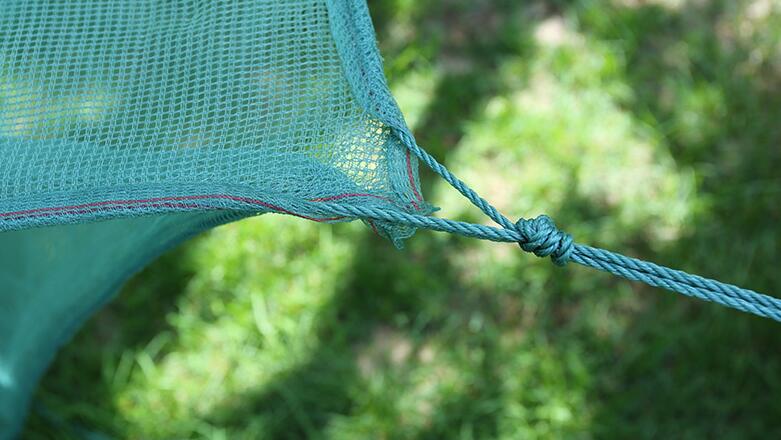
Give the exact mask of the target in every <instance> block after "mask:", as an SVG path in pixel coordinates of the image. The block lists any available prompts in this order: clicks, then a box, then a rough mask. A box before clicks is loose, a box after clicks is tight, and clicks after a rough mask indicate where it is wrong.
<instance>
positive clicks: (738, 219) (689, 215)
mask: <svg viewBox="0 0 781 440" xmlns="http://www.w3.org/2000/svg"><path fill="white" fill-rule="evenodd" d="M774 8H775V9H774ZM370 9H371V10H372V12H373V14H374V18H375V22H376V25H377V28H378V33H379V40H380V43H381V48H382V52H383V54H384V56H385V58H386V63H387V65H386V69H387V74H388V76H389V78H390V81H391V85H392V88H393V90H394V93H395V95H396V96H397V97H398V98H399V101H400V105H401V107H402V110H403V111H404V112H405V114H407V115H408V116H409V122H410V125H411V126H412V127H413V128H414V129H415V131H416V134H417V137H418V141H419V143H420V144H421V145H424V146H425V147H426V148H427V149H428V150H429V151H431V152H432V153H433V154H435V155H436V156H437V157H438V158H440V159H441V160H443V161H444V162H445V163H446V164H447V165H448V166H449V167H450V168H451V169H452V170H453V171H454V172H455V173H456V174H457V175H459V176H461V177H462V178H463V179H464V180H466V181H467V182H469V183H470V184H471V185H473V186H474V188H475V189H477V190H478V192H480V193H481V194H482V195H483V196H484V197H486V198H487V199H488V200H491V201H492V202H495V204H496V206H497V207H499V208H500V210H501V211H503V212H504V213H506V214H507V215H509V216H514V217H521V216H523V217H531V216H534V215H537V214H540V213H547V214H549V215H551V216H553V217H554V218H555V219H556V220H557V223H558V224H559V225H560V226H562V227H563V228H564V229H566V230H567V231H568V232H570V233H572V234H573V235H575V237H576V238H577V239H578V240H579V241H581V242H584V243H589V244H594V245H599V246H604V247H607V248H610V249H613V250H618V251H621V252H624V253H627V254H630V255H633V256H639V257H643V258H648V259H652V260H654V261H657V262H660V263H663V264H668V265H672V266H674V267H678V268H683V269H687V270H692V271H696V272H698V273H701V274H702V275H705V276H710V277H715V278H718V279H721V280H724V281H729V282H733V283H738V284H742V285H745V286H746V287H750V288H753V289H756V290H759V291H765V292H770V293H775V294H781V270H779V265H780V264H781V234H780V233H779V231H780V230H779V228H778V224H779V220H781V202H780V201H781V171H779V170H781V124H779V121H781V57H780V55H779V54H781V9H779V8H778V7H777V5H776V3H775V2H772V1H762V0H757V1H735V0H730V1H726V0H725V1H717V0H713V1H704V2H694V1H692V2H686V1H675V0H654V1H645V2H639V1H630V0H613V1H608V0H605V1H598V0H580V1H576V0H573V1H565V0H559V1H548V2H544V1H532V2H520V1H509V0H507V1H504V0H502V1H499V0H496V1H493V2H474V1H467V0H445V1H441V2H413V1H409V0H396V1H390V0H389V1H373V2H370ZM424 189H425V192H426V194H427V196H428V198H429V199H430V200H431V201H432V202H433V203H434V204H435V205H438V206H440V207H442V208H443V209H442V211H441V213H440V214H441V215H444V216H448V217H451V218H457V219H462V220H469V221H480V222H482V221H484V218H483V217H482V216H481V215H480V213H479V212H477V211H476V210H475V209H474V208H471V207H469V206H468V203H466V202H465V201H464V200H463V199H462V198H461V197H460V196H459V195H458V194H456V193H454V191H452V190H451V189H449V188H448V187H447V185H446V184H444V183H443V182H441V181H439V180H437V179H435V178H434V177H433V176H431V174H430V173H428V174H424ZM778 329H779V327H778V325H777V324H775V323H772V322H770V321H765V320H761V319H758V318H754V317H751V316H748V315H744V314H740V313H738V312H734V311H731V310H726V309H723V308H721V307H718V306H715V305H712V304H705V303H700V302H697V301H693V300H689V299H685V298H682V297H679V296H674V295H671V294H669V293H666V292H663V291H659V290H655V289H651V288H647V287H643V286H641V285H637V284H632V283H628V282H624V281H620V280H616V279H614V278H611V277H609V276H607V275H604V274H600V273H595V272H592V271H589V270H586V269H582V268H578V267H568V268H566V269H563V270H562V269H559V268H556V267H554V266H553V265H552V264H550V262H549V261H547V260H546V261H542V260H537V259H535V258H534V257H532V256H529V255H526V254H524V253H522V252H521V251H520V250H519V249H518V248H517V246H513V245H506V244H495V243H483V242H478V241H475V240H467V239H462V238H459V237H451V236H446V235H442V234H438V233H433V232H426V231H419V232H418V234H417V235H416V236H415V237H413V238H412V239H410V240H409V241H408V243H407V248H406V249H405V250H403V251H397V250H395V249H394V248H393V246H392V245H391V244H390V243H387V242H384V241H382V240H381V239H379V238H377V237H375V236H374V235H373V234H372V233H371V231H370V230H368V229H367V228H365V227H363V225H360V224H357V223H356V224H349V225H336V226H324V225H316V224H312V223H308V222H305V221H302V220H299V219H294V218H289V217H281V216H274V215H266V216H262V217H260V218H255V219H251V220H246V221H242V222H239V223H237V224H232V225H228V226H224V227H221V228H218V229H216V230H214V231H212V232H210V233H208V234H205V235H203V236H201V237H199V238H197V239H196V240H193V241H192V242H190V243H188V244H186V245H184V246H182V247H180V248H178V249H176V250H174V251H172V252H170V253H169V254H168V255H166V256H165V257H163V258H162V259H161V260H159V261H158V262H156V263H155V264H154V265H152V266H151V267H149V268H148V269H147V270H145V271H144V272H143V273H141V274H139V275H138V276H137V277H135V278H134V279H133V281H132V282H131V283H130V284H129V285H128V286H127V287H126V288H125V289H124V290H123V291H122V293H121V294H120V296H119V298H118V299H117V300H116V301H114V302H113V303H112V304H111V305H110V306H108V307H107V308H106V309H105V310H103V311H101V312H100V313H99V314H98V315H97V316H95V317H94V318H93V319H92V320H91V321H90V322H89V324H88V325H87V326H86V327H85V329H84V330H83V331H81V332H80V333H79V334H78V336H77V337H76V338H75V339H74V341H73V342H72V343H71V344H70V345H68V346H67V347H66V348H65V349H64V350H63V351H62V352H61V353H60V355H59V356H58V358H57V361H56V362H55V364H54V365H53V367H52V368H51V370H50V371H49V373H48V375H47V376H46V378H45V379H44V381H43V383H42V386H41V388H40V390H39V392H38V395H37V399H38V401H39V402H40V403H41V404H43V406H45V407H46V408H47V409H48V411H49V412H50V413H51V414H53V415H51V416H45V415H42V414H41V413H33V415H32V416H31V419H30V421H29V422H28V425H27V428H26V436H27V437H30V438H46V437H49V436H54V433H55V432H56V433H58V434H59V436H62V435H64V434H65V433H63V432H62V427H61V425H59V424H58V423H59V422H57V421H55V419H58V420H59V421H60V422H65V423H66V424H67V425H68V426H72V427H73V429H72V431H73V435H74V436H75V435H77V434H78V433H77V431H78V430H79V429H85V430H88V431H93V432H102V433H105V434H109V435H113V436H116V437H119V438H138V439H147V438H215V439H219V438H226V439H227V438H230V439H234V438H252V439H254V438H300V437H322V438H333V439H342V438H356V439H358V438H360V439H363V438H420V439H426V438H458V439H471V438H561V437H567V438H570V437H574V438H601V437H616V438H627V437H628V438H668V437H673V438H703V437H719V438H753V437H760V436H761V437H776V436H779V435H781V427H779V424H778V420H781V398H779V397H781V376H779V374H778V372H779V371H781V352H780V351H779V350H778V347H779V344H781V336H780V335H781V332H779V330H778Z"/></svg>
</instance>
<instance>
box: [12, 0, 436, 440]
mask: <svg viewBox="0 0 781 440" xmlns="http://www.w3.org/2000/svg"><path fill="white" fill-rule="evenodd" d="M399 132H407V128H406V126H405V124H404V121H403V119H402V117H401V114H400V113H399V110H398V108H397V106H396V104H395V102H394V100H393V98H392V97H391V95H390V93H389V92H388V89H387V86H386V84H385V80H384V76H383V73H382V66H381V62H380V58H379V56H378V54H377V50H376V47H375V40H374V32H373V29H372V26H371V22H370V19H369V15H368V12H367V9H366V6H365V4H364V3H363V1H362V0H361V1H353V0H342V1H325V0H289V1H282V0H265V1H257V0H252V1H250V0H234V1H211V0H201V1H165V0H133V1H118V0H80V1H54V0H52V1H46V0H36V1H29V0H19V1H7V2H5V3H4V5H3V7H2V8H0V232H2V233H0V433H5V434H8V433H10V432H13V431H14V430H16V429H17V427H18V425H19V423H20V421H21V420H22V419H23V414H24V413H25V412H26V408H27V406H28V400H29V396H30V394H31V391H33V389H34V387H35V384H36V382H37V380H38V378H39V377H40V375H41V374H42V372H43V371H44V370H45V368H46V366H47V364H48V363H49V362H50V360H51V358H52V357H53V354H54V353H55V352H56V349H57V347H58V346H59V345H61V344H62V343H63V342H65V341H67V340H68V339H69V337H70V336H71V335H72V333H73V332H74V331H75V330H76V329H77V328H78V327H79V325H80V324H81V323H82V322H83V321H84V320H85V319H86V318H87V317H88V316H89V315H90V314H91V312H92V311H93V310H95V309H96V308H98V307H99V306H100V305H101V304H103V303H104V302H105V301H107V300H108V299H109V298H110V297H111V294H112V293H113V292H115V291H116V289H117V288H118V286H119V285H121V283H122V282H123V281H124V280H126V279H127V278H128V277H129V276H130V275H131V274H132V273H134V272H135V271H136V270H138V269H139V268H140V267H142V266H143V265H144V264H146V263H147V262H148V261H149V260H151V259H152V258H154V257H155V256H156V255H158V254H160V253H161V252H162V251H164V250H166V249H167V248H169V247H170V246H172V245H174V244H176V243H178V242H180V241H181V240H183V239H185V238H187V237H188V236H191V235H193V234H195V233H197V232H199V231H202V230H204V229H207V228H209V227H212V226H215V225H218V224H221V223H225V222H228V221H231V220H235V219H238V218H241V217H245V216H249V215H255V214H259V213H264V212H281V213H288V214H294V215H298V216H301V217H305V218H309V219H313V220H318V221H328V222H330V221H340V220H343V218H341V217H340V216H334V215H323V214H322V213H321V212H320V211H318V210H317V208H316V205H317V204H318V203H339V204H342V205H351V204H359V205H361V206H364V207H367V206H368V207H380V208H383V209H385V210H396V211H400V212H407V213H427V212H429V210H430V209H429V208H428V206H427V205H426V203H425V202H424V201H423V199H422V197H421V195H420V190H419V188H418V176H417V169H418V166H417V159H416V158H415V157H414V156H411V155H410V152H409V150H408V149H407V148H405V147H404V146H403V145H401V143H400V141H399V136H398V133H399ZM98 220H102V221H101V222H96V221H98ZM367 222H370V223H371V226H372V227H373V228H374V229H375V230H376V231H377V232H378V233H379V234H381V235H383V236H386V237H388V238H390V239H392V240H394V241H396V242H397V243H398V242H399V241H400V240H401V239H403V238H405V237H408V236H409V235H411V234H412V232H413V230H414V229H413V228H412V227H409V226H403V225H394V224H392V223H390V222H383V221H371V220H367ZM0 437H3V434H0Z"/></svg>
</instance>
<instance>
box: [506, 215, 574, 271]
mask: <svg viewBox="0 0 781 440" xmlns="http://www.w3.org/2000/svg"><path fill="white" fill-rule="evenodd" d="M515 227H516V229H517V231H518V234H520V236H521V240H520V241H518V244H519V245H520V246H521V249H523V250H524V251H526V252H531V253H533V254H534V255H536V256H538V257H541V258H545V257H548V256H550V257H551V260H553V262H554V263H555V264H557V265H559V266H564V265H565V264H567V262H568V261H569V259H570V257H571V256H572V251H573V248H574V243H573V240H572V236H571V235H569V234H567V233H565V232H562V231H560V230H559V229H558V228H557V227H556V224H555V223H554V222H553V220H552V219H551V218H550V217H548V216H547V215H541V216H539V217H536V218H533V219H530V220H527V219H523V218H522V219H520V220H518V222H517V223H515Z"/></svg>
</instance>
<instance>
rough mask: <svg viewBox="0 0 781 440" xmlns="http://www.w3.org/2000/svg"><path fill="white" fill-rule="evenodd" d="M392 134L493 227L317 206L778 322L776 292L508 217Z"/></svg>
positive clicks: (545, 222)
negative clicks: (517, 251)
mask: <svg viewBox="0 0 781 440" xmlns="http://www.w3.org/2000/svg"><path fill="white" fill-rule="evenodd" d="M396 134H397V136H398V137H399V139H400V140H401V142H402V143H403V144H404V145H405V146H406V147H407V148H408V149H409V151H410V152H411V153H412V154H414V155H415V156H416V157H417V158H418V159H419V160H421V161H422V162H423V163H424V164H426V165H427V166H428V167H429V168H430V169H431V170H433V171H434V172H435V173H437V174H438V175H440V176H441V177H442V178H443V179H444V180H445V181H447V182H448V183H449V184H450V185H451V186H452V187H454V188H455V189H456V190H458V191H459V192H460V193H461V194H462V195H464V196H465V197H466V198H467V199H468V200H469V201H470V202H471V203H472V204H474V205H475V206H476V207H478V208H479V209H480V210H481V211H482V212H483V213H485V214H486V215H487V216H488V217H489V218H491V219H492V220H493V221H494V222H496V223H497V224H498V225H499V226H501V227H500V228H496V227H492V226H486V225H480V224H473V223H466V222H460V221H455V220H448V219H443V218H438V217H430V216H426V215H420V214H411V213H406V212H402V211H398V210H389V209H384V208H378V207H361V206H354V205H345V204H337V203H323V204H319V206H318V208H317V209H320V210H325V211H327V212H329V213H332V214H337V215H341V216H345V217H352V218H364V219H373V220H380V221H386V222H390V223H394V224H400V225H407V226H413V227H416V228H425V229H431V230H435V231H442V232H448V233H453V234H459V235H463V236H466V237H473V238H479V239H483V240H490V241H497V242H515V243H518V245H519V246H520V247H521V249H523V250H524V251H526V252H530V253H533V254H534V255H536V256H538V257H551V259H552V260H553V262H554V263H555V264H556V265H558V266H564V265H566V264H567V262H569V261H572V262H574V263H577V264H581V265H583V266H587V267H591V268H594V269H598V270H601V271H604V272H608V273H610V274H613V275H616V276H619V277H622V278H625V279H628V280H632V281H639V282H642V283H645V284H648V285H650V286H653V287H660V288H664V289H667V290H670V291H672V292H676V293H679V294H682V295H686V296H690V297H694V298H699V299H701V300H705V301H711V302H715V303H717V304H721V305H724V306H727V307H731V308H734V309H737V310H741V311H743V312H747V313H751V314H754V315H757V316H762V317H765V318H770V319H773V320H776V321H779V322H781V300H779V299H778V298H774V297H772V296H768V295H764V294H761V293H758V292H755V291H753V290H749V289H743V288H741V287H738V286H734V285H731V284H726V283H722V282H719V281H715V280H711V279H707V278H703V277H700V276H697V275H692V274H688V273H686V272H682V271H679V270H674V269H670V268H667V267H664V266H659V265H656V264H654V263H649V262H647V261H642V260H639V259H635V258H631V257H627V256H624V255H621V254H617V253H614V252H610V251H606V250H604V249H599V248H595V247H591V246H586V245H582V244H578V243H575V241H574V240H573V238H572V236H571V235H569V234H567V233H565V232H562V231H561V230H559V229H558V228H557V227H556V225H555V223H554V222H553V220H552V219H551V218H550V217H548V216H546V215H541V216H538V217H536V218H533V219H523V218H521V219H520V220H518V221H517V222H515V223H513V222H511V221H510V220H509V219H507V217H505V216H504V215H502V214H501V213H500V212H499V211H498V210H497V209H496V208H495V207H494V206H493V205H491V204H490V203H489V202H487V201H486V200H484V199H483V198H482V197H480V196H479V195H478V194H477V193H476V192H475V191H474V190H472V189H471V188H470V187H469V186H468V185H467V184H466V183H464V182H462V181H461V180H460V179H458V178H457V177H456V176H455V175H453V174H452V173H451V172H450V171H449V170H448V169H447V168H445V166H444V165H442V164H440V163H439V162H437V160H436V159H434V158H433V157H432V156H431V155H430V154H428V153H427V152H426V151H425V150H423V149H422V148H420V147H419V146H418V145H417V144H416V143H415V140H414V139H413V137H412V136H411V135H410V134H409V133H408V132H406V131H404V130H399V131H397V132H396Z"/></svg>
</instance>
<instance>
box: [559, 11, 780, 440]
mask: <svg viewBox="0 0 781 440" xmlns="http://www.w3.org/2000/svg"><path fill="white" fill-rule="evenodd" d="M735 8H736V5H735V4H733V3H731V2H723V1H713V2H689V3H685V6H682V7H681V8H680V9H679V10H669V9H666V8H663V7H661V6H658V5H656V6H654V5H635V6H632V7H629V6H625V7H615V8H614V9H612V10H611V11H610V12H609V13H606V14H603V16H605V17H609V19H608V20H607V21H604V22H599V21H598V20H595V19H594V17H595V16H594V15H591V16H589V9H588V7H581V8H579V9H578V8H575V9H574V10H573V11H571V12H574V13H575V14H576V15H579V21H580V23H581V26H582V29H581V31H582V32H585V33H586V34H587V35H591V36H596V37H598V38H601V39H604V40H608V41H616V42H618V43H616V44H618V45H619V46H621V47H622V49H623V50H624V51H625V53H626V56H627V60H626V79H627V80H628V81H629V83H630V85H631V86H632V88H633V90H634V95H635V99H634V100H633V101H631V102H628V103H626V107H627V108H628V109H629V110H630V111H632V112H633V113H634V115H635V117H636V118H637V119H639V120H641V121H643V122H645V123H647V124H649V125H650V126H651V127H653V128H654V129H655V130H657V131H658V132H660V133H662V135H663V137H664V138H665V140H666V141H667V143H668V144H669V146H670V150H671V153H672V154H673V156H674V158H675V160H676V162H677V164H678V165H679V166H680V167H683V168H691V169H694V170H695V172H696V173H697V176H698V178H699V191H700V192H701V193H702V194H704V195H705V197H706V198H707V199H708V202H709V203H707V206H706V208H705V209H701V210H699V211H697V212H696V213H695V215H694V216H693V219H692V222H691V223H690V224H689V225H687V234H686V235H685V236H684V237H682V238H681V239H680V240H678V241H676V242H675V243H674V244H672V245H670V246H669V247H668V248H667V249H666V250H665V251H664V252H663V253H662V254H661V255H659V254H657V255H654V256H651V255H647V254H646V253H645V252H643V251H642V250H640V256H642V257H647V258H652V259H653V260H656V261H658V262H661V263H664V264H668V265H670V266H672V267H679V268H684V269H687V270H691V271H695V272H698V273H700V274H702V275H705V276H710V277H714V278H717V279H720V280H723V281H730V282H733V283H736V284H741V285H744V286H746V287H750V288H754V289H757V290H759V291H762V292H766V293H770V294H775V295H777V294H778V293H779V292H781V273H780V272H779V271H778V270H777V267H778V263H779V261H780V260H781V258H780V257H781V254H779V252H780V251H779V249H781V246H779V245H781V240H780V239H779V235H778V224H779V219H781V204H779V195H780V194H781V193H779V192H778V191H779V188H781V186H780V185H781V173H780V172H779V170H781V149H780V148H779V147H778V146H779V145H780V144H781V126H779V124H778V121H779V120H781V72H779V70H778V66H777V65H776V66H773V65H772V63H771V62H770V61H765V62H762V63H760V65H758V66H755V68H754V69H752V70H753V71H751V72H747V71H746V68H747V66H750V65H751V64H752V61H751V60H752V57H753V55H752V53H753V52H754V49H753V48H752V47H750V46H748V45H746V43H745V42H741V41H740V40H739V39H737V37H736V35H735V34H732V33H730V32H729V30H728V26H729V20H731V19H735V18H734V17H732V15H731V14H734V13H735ZM592 9H593V8H592ZM591 12H593V10H592V11H591ZM735 26H737V24H735ZM641 249H642V248H641ZM749 274H751V275H749ZM644 290H649V292H648V293H649V294H650V295H653V296H654V297H653V298H652V299H651V303H652V304H651V305H650V306H649V307H647V308H646V309H645V310H644V311H643V312H642V313H636V314H634V315H633V322H632V325H631V326H629V327H628V328H627V330H626V332H625V334H624V335H623V336H622V338H621V340H618V341H615V342H614V343H613V344H612V345H611V346H607V347H602V348H598V349H600V350H602V353H601V354H599V355H598V356H597V359H600V358H601V359H602V361H603V362H604V363H603V364H601V365H599V364H597V365H595V368H594V371H593V373H594V375H595V377H598V380H597V382H596V384H595V386H594V389H593V390H592V394H593V400H594V402H596V404H597V408H598V410H597V411H596V414H595V419H594V422H593V425H594V430H595V434H596V435H597V436H599V437H604V436H615V437H635V438H636V437H642V438H650V437H668V436H671V437H682V436H683V437H691V438H699V437H711V436H719V437H722V438H723V437H729V438H751V437H759V436H767V435H770V436H773V435H779V434H781V431H779V429H780V428H779V427H778V424H777V420H779V417H781V404H779V403H778V398H777V396H778V394H779V393H781V381H779V380H778V379H776V376H777V375H776V374H775V373H774V372H777V371H778V369H779V368H780V367H781V352H779V351H778V350H777V347H778V346H779V344H781V333H779V332H778V325H777V323H774V322H772V321H769V320H763V319H760V318H755V317H752V316H748V315H745V314H741V313H738V312H735V311H731V310H726V309H723V308H721V307H718V306H714V305H711V304H704V303H700V302H698V301H695V300H686V299H683V298H682V297H680V296H678V295H671V294H667V293H666V292H663V291H659V290H651V289H644ZM613 360H615V361H613ZM703 421H707V422H703Z"/></svg>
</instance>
